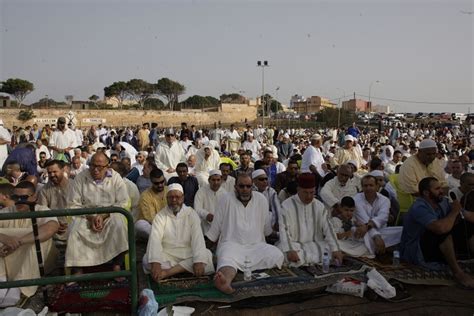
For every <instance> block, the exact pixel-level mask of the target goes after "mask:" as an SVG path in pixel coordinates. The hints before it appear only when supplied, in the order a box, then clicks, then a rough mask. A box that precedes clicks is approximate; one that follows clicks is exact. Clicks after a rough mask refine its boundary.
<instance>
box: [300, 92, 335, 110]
mask: <svg viewBox="0 0 474 316" xmlns="http://www.w3.org/2000/svg"><path fill="white" fill-rule="evenodd" d="M325 108H336V104H335V103H332V102H331V101H329V99H326V98H323V97H320V96H312V97H310V98H307V99H305V100H304V101H297V102H293V110H295V111H296V112H297V113H318V112H320V111H321V110H323V109H325Z"/></svg>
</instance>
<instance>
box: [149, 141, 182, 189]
mask: <svg viewBox="0 0 474 316" xmlns="http://www.w3.org/2000/svg"><path fill="white" fill-rule="evenodd" d="M185 161H186V156H185V154H184V150H183V147H182V146H181V145H180V144H179V142H178V141H174V142H173V143H171V146H170V145H169V144H168V143H167V142H161V143H159V144H158V146H156V153H155V164H156V166H157V167H158V168H159V169H161V171H163V174H164V176H165V178H166V181H168V179H169V178H171V177H174V176H176V175H177V174H176V172H171V173H168V172H167V171H166V170H168V169H170V168H171V169H176V166H177V165H178V163H180V162H185Z"/></svg>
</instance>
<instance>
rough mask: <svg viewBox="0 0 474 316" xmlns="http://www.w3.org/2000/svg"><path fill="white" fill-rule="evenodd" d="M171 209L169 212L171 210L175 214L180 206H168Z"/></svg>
mask: <svg viewBox="0 0 474 316" xmlns="http://www.w3.org/2000/svg"><path fill="white" fill-rule="evenodd" d="M168 207H169V208H170V210H171V212H173V213H174V214H177V213H178V212H179V210H180V209H181V207H180V206H176V207H171V206H168Z"/></svg>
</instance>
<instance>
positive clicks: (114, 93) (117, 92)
mask: <svg viewBox="0 0 474 316" xmlns="http://www.w3.org/2000/svg"><path fill="white" fill-rule="evenodd" d="M104 96H105V97H106V98H115V99H116V100H117V102H118V105H119V107H120V108H123V102H124V101H125V100H126V99H127V97H128V90H127V83H126V82H125V81H116V82H114V83H112V84H111V85H110V86H108V87H105V88H104Z"/></svg>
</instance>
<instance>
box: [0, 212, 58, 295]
mask: <svg viewBox="0 0 474 316" xmlns="http://www.w3.org/2000/svg"><path fill="white" fill-rule="evenodd" d="M45 210H49V208H47V207H46V206H42V205H36V207H35V211H45ZM0 212H1V213H13V212H17V211H16V208H15V207H7V208H4V209H2V210H1V211H0ZM49 221H54V222H57V221H58V220H57V218H56V217H42V218H38V219H37V221H36V222H37V223H38V227H39V226H42V225H44V224H46V223H47V222H49ZM32 232H33V228H32V225H31V219H29V218H23V219H14V220H5V221H0V233H1V234H5V235H8V236H16V237H21V236H24V235H26V234H29V233H32ZM0 246H2V244H1V243H0ZM41 253H42V255H43V263H44V266H45V271H46V272H48V271H50V270H51V269H52V268H54V264H55V261H56V258H57V254H58V252H57V249H56V248H55V247H54V243H53V239H52V238H50V239H48V240H46V241H43V242H42V243H41ZM5 277H6V280H8V281H16V280H25V279H36V278H39V277H40V273H39V266H38V260H37V257H36V247H35V244H34V243H32V244H27V245H22V246H20V247H19V248H18V249H17V250H15V251H14V252H13V253H11V254H10V255H8V256H6V257H4V258H0V279H4V278H5ZM37 289H38V286H27V287H21V288H20V290H21V293H23V294H24V295H26V296H28V297H30V296H32V295H33V294H35V292H36V290H37ZM1 291H2V290H0V292H1ZM2 294H3V293H2ZM0 299H1V297H0Z"/></svg>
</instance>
